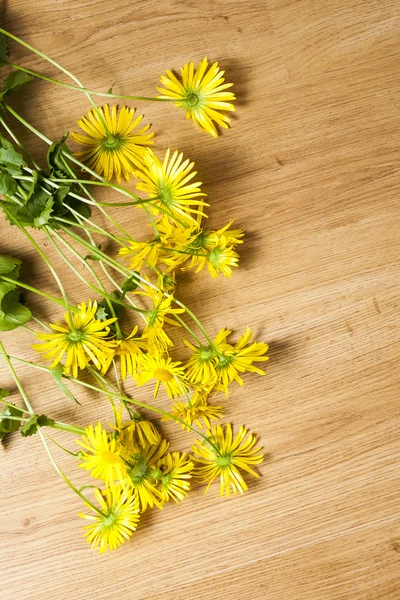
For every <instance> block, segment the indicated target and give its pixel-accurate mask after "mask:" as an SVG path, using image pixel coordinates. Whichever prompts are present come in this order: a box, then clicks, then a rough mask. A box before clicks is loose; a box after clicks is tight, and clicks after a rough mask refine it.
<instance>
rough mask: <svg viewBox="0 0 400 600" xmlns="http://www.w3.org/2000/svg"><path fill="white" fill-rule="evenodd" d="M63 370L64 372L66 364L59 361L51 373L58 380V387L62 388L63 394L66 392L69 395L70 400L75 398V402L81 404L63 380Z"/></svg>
mask: <svg viewBox="0 0 400 600" xmlns="http://www.w3.org/2000/svg"><path fill="white" fill-rule="evenodd" d="M63 372H64V365H62V364H61V363H58V365H57V366H55V367H54V368H53V369H51V374H52V376H53V379H54V381H55V382H56V384H57V385H58V387H59V388H60V390H61V391H62V392H63V394H65V395H66V396H67V398H69V399H70V400H73V402H76V403H77V404H79V406H80V402H78V400H77V399H76V398H75V396H74V395H73V393H72V392H71V391H70V390H69V389H68V388H67V386H66V385H65V383H64V382H63V380H62V376H63Z"/></svg>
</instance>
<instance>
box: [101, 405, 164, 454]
mask: <svg viewBox="0 0 400 600" xmlns="http://www.w3.org/2000/svg"><path fill="white" fill-rule="evenodd" d="M114 414H115V422H116V425H115V427H114V426H112V427H113V429H115V430H116V431H117V433H118V436H117V438H118V444H119V446H120V447H121V448H120V450H121V455H122V456H123V458H126V457H127V456H130V455H131V454H132V453H133V452H135V451H136V450H137V448H138V447H144V446H146V444H158V443H159V441H160V439H161V438H160V434H159V433H158V431H157V429H156V428H155V426H154V425H153V423H151V422H150V421H146V419H143V417H142V416H141V414H140V413H139V412H134V413H133V415H132V414H131V416H132V417H133V418H132V419H131V420H129V421H123V420H122V406H121V408H120V409H119V410H117V409H116V408H114Z"/></svg>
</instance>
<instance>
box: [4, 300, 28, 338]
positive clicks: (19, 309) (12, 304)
mask: <svg viewBox="0 0 400 600" xmlns="http://www.w3.org/2000/svg"><path fill="white" fill-rule="evenodd" d="M19 299H20V293H19V292H16V291H14V290H13V291H11V292H8V294H6V295H5V296H4V297H3V298H2V300H1V302H0V331H12V330H13V329H16V328H17V327H19V326H20V325H23V324H24V323H26V322H27V321H29V319H30V318H31V316H32V314H31V311H30V310H29V308H27V307H26V306H24V305H23V304H21V303H20V302H19Z"/></svg>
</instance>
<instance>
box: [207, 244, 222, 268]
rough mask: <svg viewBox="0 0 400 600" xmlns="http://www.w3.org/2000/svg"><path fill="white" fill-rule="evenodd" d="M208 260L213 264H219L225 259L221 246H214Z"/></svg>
mask: <svg viewBox="0 0 400 600" xmlns="http://www.w3.org/2000/svg"><path fill="white" fill-rule="evenodd" d="M208 260H209V261H210V263H212V264H213V265H218V264H219V263H220V262H222V260H223V250H221V249H220V248H214V250H211V252H210V253H209V255H208Z"/></svg>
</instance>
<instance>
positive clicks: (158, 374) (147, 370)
mask: <svg viewBox="0 0 400 600" xmlns="http://www.w3.org/2000/svg"><path fill="white" fill-rule="evenodd" d="M181 364H182V363H181V362H172V360H171V358H169V357H168V358H165V357H164V356H161V355H158V354H156V355H155V356H151V355H150V354H143V356H142V357H141V359H140V363H139V368H138V373H137V375H136V376H135V381H136V384H137V385H139V386H140V385H144V384H145V383H148V382H149V381H150V380H151V379H155V381H156V387H155V389H154V398H155V397H156V396H157V393H158V390H159V387H160V384H162V385H163V386H164V387H165V389H166V391H167V394H168V396H169V398H175V397H176V396H179V395H180V394H182V393H184V392H185V391H186V389H187V384H186V379H185V372H184V370H183V367H181V366H180V365H181Z"/></svg>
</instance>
